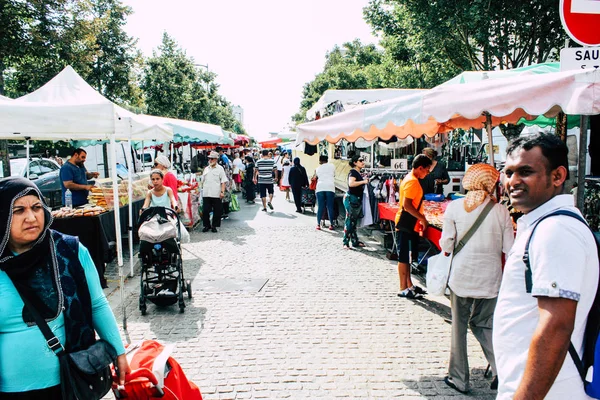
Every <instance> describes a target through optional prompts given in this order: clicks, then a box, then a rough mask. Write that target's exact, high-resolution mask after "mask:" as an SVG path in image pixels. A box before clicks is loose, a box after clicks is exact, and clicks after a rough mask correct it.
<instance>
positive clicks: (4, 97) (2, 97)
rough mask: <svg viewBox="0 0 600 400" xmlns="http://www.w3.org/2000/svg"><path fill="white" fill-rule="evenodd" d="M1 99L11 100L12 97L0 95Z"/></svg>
mask: <svg viewBox="0 0 600 400" xmlns="http://www.w3.org/2000/svg"><path fill="white" fill-rule="evenodd" d="M1 101H12V99H11V98H8V97H6V96H2V95H0V102H1Z"/></svg>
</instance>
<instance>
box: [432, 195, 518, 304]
mask: <svg viewBox="0 0 600 400" xmlns="http://www.w3.org/2000/svg"><path fill="white" fill-rule="evenodd" d="M464 202H465V200H464V199H459V200H455V201H453V202H452V203H450V204H449V205H448V207H447V208H446V212H445V213H444V228H443V230H442V237H441V239H440V247H441V248H442V251H445V252H448V253H452V252H453V249H454V246H455V245H456V242H457V238H458V240H460V239H462V238H463V237H464V236H465V234H466V233H467V232H468V231H469V229H471V227H472V226H473V224H474V223H475V220H476V219H477V218H478V217H479V215H480V214H481V213H482V212H483V209H484V208H485V206H486V205H487V204H488V203H489V202H490V200H489V198H488V199H487V200H486V201H484V202H483V204H481V205H480V206H479V207H477V208H476V209H474V210H473V211H471V212H470V213H468V212H466V211H465V207H464ZM514 235H515V234H514V230H513V224H512V222H511V220H510V214H509V213H508V210H507V209H506V207H505V206H504V205H502V204H496V205H494V207H493V208H492V209H491V210H490V212H489V214H488V215H487V216H486V217H485V219H484V220H483V221H482V223H481V225H480V226H479V228H477V231H476V232H475V234H474V235H473V236H471V238H470V239H469V241H468V242H467V244H466V245H465V247H463V249H462V250H461V251H460V252H459V253H458V254H457V255H456V256H453V259H452V269H451V274H450V281H449V282H448V285H449V286H450V289H452V291H453V292H454V293H455V294H456V295H457V296H460V297H470V298H476V299H492V298H495V297H496V296H498V290H499V289H500V281H501V280H502V253H504V254H508V252H509V250H510V248H511V247H512V244H513V242H514V237H515V236H514Z"/></svg>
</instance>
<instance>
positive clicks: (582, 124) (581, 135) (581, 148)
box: [577, 115, 588, 212]
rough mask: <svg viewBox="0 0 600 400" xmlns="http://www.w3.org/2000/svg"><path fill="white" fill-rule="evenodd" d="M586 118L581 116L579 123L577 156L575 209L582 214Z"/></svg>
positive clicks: (586, 137)
mask: <svg viewBox="0 0 600 400" xmlns="http://www.w3.org/2000/svg"><path fill="white" fill-rule="evenodd" d="M587 139H588V116H587V115H582V116H581V118H580V121H579V155H578V157H577V164H578V165H577V208H579V211H581V212H583V202H584V200H585V164H586V163H585V161H586V157H587Z"/></svg>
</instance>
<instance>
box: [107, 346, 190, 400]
mask: <svg viewBox="0 0 600 400" xmlns="http://www.w3.org/2000/svg"><path fill="white" fill-rule="evenodd" d="M174 348H175V345H173V344H168V345H164V346H163V345H162V344H160V343H159V342H157V341H154V340H144V341H143V342H141V343H137V344H133V345H130V346H128V347H127V353H126V354H127V361H128V362H129V366H130V367H131V373H130V374H127V375H126V376H125V385H124V386H119V385H118V384H117V382H118V380H117V376H116V373H115V374H114V375H113V385H112V389H113V393H114V395H115V398H117V399H131V400H149V399H155V398H162V399H164V400H181V399H184V400H202V395H201V394H200V389H198V387H197V386H196V385H195V384H194V383H193V382H191V381H189V380H188V379H187V377H186V376H185V373H184V372H183V370H182V369H181V366H180V365H179V363H178V362H177V361H176V360H175V359H174V358H173V357H171V353H172V352H173V350H174Z"/></svg>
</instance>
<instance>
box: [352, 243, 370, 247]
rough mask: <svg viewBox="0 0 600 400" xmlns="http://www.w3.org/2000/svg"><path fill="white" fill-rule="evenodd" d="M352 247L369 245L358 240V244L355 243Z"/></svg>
mask: <svg viewBox="0 0 600 400" xmlns="http://www.w3.org/2000/svg"><path fill="white" fill-rule="evenodd" d="M352 247H367V245H366V244H364V243H363V242H358V243H356V244H353V245H352Z"/></svg>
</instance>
